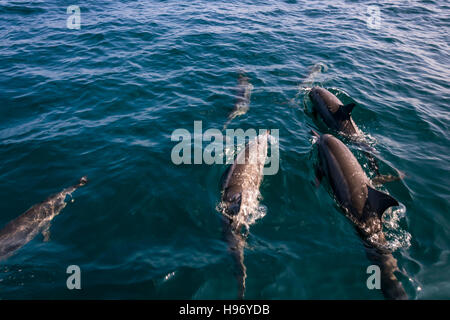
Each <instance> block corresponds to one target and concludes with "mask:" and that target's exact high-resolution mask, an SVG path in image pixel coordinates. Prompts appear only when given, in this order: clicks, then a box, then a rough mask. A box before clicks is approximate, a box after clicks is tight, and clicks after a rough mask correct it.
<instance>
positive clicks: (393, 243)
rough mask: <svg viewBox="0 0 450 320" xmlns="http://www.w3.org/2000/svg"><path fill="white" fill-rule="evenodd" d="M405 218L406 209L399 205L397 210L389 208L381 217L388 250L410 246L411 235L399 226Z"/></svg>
mask: <svg viewBox="0 0 450 320" xmlns="http://www.w3.org/2000/svg"><path fill="white" fill-rule="evenodd" d="M405 216H406V207H405V206H404V205H403V204H400V206H399V207H397V208H394V209H393V208H389V209H388V210H386V212H385V213H384V215H383V227H384V234H385V236H386V240H387V242H388V245H387V246H388V248H389V249H390V250H392V251H395V250H397V249H399V248H403V249H407V248H409V247H410V246H411V238H412V236H411V234H410V233H409V232H407V231H406V230H403V229H402V228H401V226H400V221H401V219H404V218H405Z"/></svg>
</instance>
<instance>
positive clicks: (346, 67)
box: [0, 0, 450, 299]
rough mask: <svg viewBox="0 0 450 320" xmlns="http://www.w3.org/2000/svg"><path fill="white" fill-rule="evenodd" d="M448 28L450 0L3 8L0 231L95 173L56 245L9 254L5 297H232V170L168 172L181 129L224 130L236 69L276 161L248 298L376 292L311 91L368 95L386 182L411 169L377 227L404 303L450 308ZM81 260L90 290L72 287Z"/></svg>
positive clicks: (251, 237)
mask: <svg viewBox="0 0 450 320" xmlns="http://www.w3.org/2000/svg"><path fill="white" fill-rule="evenodd" d="M77 4H78V5H79V6H80V9H81V13H80V15H81V24H80V29H69V28H68V27H67V19H68V17H69V14H67V11H66V10H67V7H68V6H69V5H77ZM369 6H375V8H378V9H379V13H380V18H381V20H377V19H375V20H371V19H368V17H369V15H368V11H367V10H368V8H369ZM371 8H372V7H371ZM375 12H376V9H375ZM449 29H450V6H449V4H448V2H447V1H444V0H420V1H419V0H409V1H408V0H392V1H381V0H380V1H356V0H355V1H350V0H345V1H344V0H341V1H336V0H323V1H319V0H318V1H287V0H286V1H281V0H278V1H276V0H261V1H258V2H254V1H250V0H240V1H235V0H231V1H214V0H193V1H180V0H169V1H156V0H149V1H144V0H139V1H117V0H114V1H93V0H88V1H83V2H79V3H73V2H72V1H65V0H64V1H62V0H58V1H56V0H45V1H3V0H2V1H0V105H1V107H0V164H1V165H0V208H1V209H0V228H1V227H3V226H4V225H5V224H6V223H8V222H9V221H11V220H12V219H14V218H15V217H17V216H19V215H20V214H22V213H23V212H25V211H26V210H27V209H28V208H29V207H31V206H32V205H33V204H36V203H38V202H40V201H42V200H44V199H45V198H47V196H49V195H50V194H52V193H55V192H58V191H60V190H62V189H63V188H64V187H67V186H69V185H72V184H74V183H76V182H77V181H78V179H79V178H80V177H81V176H83V175H87V176H88V177H89V179H90V182H89V184H88V185H86V186H85V187H83V188H81V189H79V190H77V191H76V192H75V193H74V195H73V196H74V200H75V201H74V202H73V203H68V205H67V207H66V208H65V209H64V210H63V211H62V212H61V213H60V215H58V216H57V217H55V219H54V220H53V221H52V225H51V228H50V232H51V235H50V241H49V242H44V241H43V237H42V236H41V235H38V236H36V237H35V238H34V239H33V240H32V241H30V242H29V243H28V244H26V245H25V246H24V247H22V248H21V249H20V250H18V251H17V252H16V253H15V254H14V255H13V256H11V257H10V258H8V259H7V260H4V261H1V262H0V298H1V299H174V298H177V299H226V298H231V299H232V298H235V297H236V295H237V290H238V288H237V284H236V281H235V273H236V271H235V266H234V264H233V260H232V258H231V257H230V255H229V253H228V251H227V244H226V242H224V239H223V238H222V233H221V224H220V219H219V213H218V211H217V205H218V203H219V202H220V188H219V180H220V177H221V175H222V173H223V172H224V171H225V169H226V166H225V165H223V164H214V165H208V164H197V165H194V164H191V165H189V164H182V165H176V164H174V163H173V162H172V160H171V152H172V149H173V147H174V146H175V145H176V143H177V142H174V141H172V140H171V135H172V132H173V131H174V130H175V129H186V130H188V131H189V132H193V128H194V121H202V126H203V130H206V129H211V128H217V129H221V128H222V126H223V124H224V123H225V122H226V119H227V116H228V114H229V113H230V112H231V110H232V108H233V105H234V103H235V96H234V92H235V91H234V90H235V87H236V85H237V79H238V75H239V73H240V72H242V71H245V73H246V75H247V76H248V77H249V79H250V82H251V83H252V85H253V86H254V89H253V92H252V96H251V104H250V109H249V111H248V112H247V113H246V114H245V115H242V116H240V117H237V118H235V119H234V120H233V121H232V122H231V123H230V125H229V128H243V129H249V128H254V129H279V138H278V142H279V154H280V157H279V158H280V162H279V165H280V168H279V171H278V173H277V174H276V175H270V176H265V177H264V180H263V183H262V185H261V189H260V191H261V195H262V199H261V201H260V205H261V206H262V207H263V208H264V214H265V215H264V217H262V218H261V219H258V220H256V221H255V222H254V224H252V225H251V226H250V228H249V234H248V238H247V247H246V249H245V265H246V267H247V290H246V298H248V299H383V296H382V294H381V292H380V291H379V290H368V288H367V286H366V280H367V278H368V276H369V275H368V274H367V273H366V269H367V267H368V266H369V265H370V263H369V261H368V259H367V257H366V255H365V252H364V249H363V246H362V243H361V241H360V239H359V238H358V236H357V234H356V231H355V229H354V228H353V227H352V225H351V223H350V221H349V220H348V219H347V218H346V217H345V216H344V215H343V214H342V212H341V210H340V209H339V208H338V206H337V204H336V201H335V200H334V199H333V197H332V195H331V194H330V192H329V191H328V189H327V188H326V186H324V185H322V186H320V187H319V188H316V187H315V186H313V184H312V183H313V181H314V171H313V164H314V162H315V161H316V155H315V153H314V150H315V147H314V145H313V143H312V142H313V141H312V138H311V135H310V130H311V129H312V128H314V129H315V130H317V131H320V132H322V133H325V132H327V129H326V128H325V127H324V126H323V124H321V123H320V122H318V121H316V120H314V119H313V118H312V117H311V114H310V112H309V110H310V101H309V100H308V98H307V92H308V88H309V87H310V86H311V85H320V86H323V87H325V88H328V89H329V90H330V91H332V92H334V93H335V94H336V95H337V96H338V97H339V98H340V99H341V100H342V101H343V102H344V103H349V102H355V103H357V106H356V107H355V109H354V112H353V118H354V121H355V122H356V123H357V124H358V126H359V127H360V128H361V130H362V131H363V132H364V133H365V136H366V138H367V140H368V141H370V144H371V145H372V146H373V148H375V149H376V150H377V158H378V159H379V161H380V163H381V171H382V172H383V173H395V170H400V171H402V172H404V173H405V175H406V177H405V179H404V180H403V181H397V182H392V183H389V184H386V185H385V186H383V187H382V190H384V191H386V192H389V193H390V194H391V195H392V196H394V197H395V198H396V199H398V201H399V202H400V203H401V206H400V207H397V208H395V209H394V210H388V211H387V212H386V213H385V223H384V228H385V232H386V234H387V237H388V239H389V244H390V246H391V248H392V249H393V250H394V256H395V257H396V258H397V259H398V264H399V266H400V268H401V270H402V273H403V275H402V276H401V277H400V280H401V282H402V283H403V286H404V287H405V289H406V291H407V293H408V295H409V297H410V298H411V299H448V298H450V272H449V271H450V241H449V240H450V215H449V214H450V206H449V203H450V186H449V181H450V180H449V179H450V174H449V160H450V156H449V154H450V141H449V139H450V137H449V125H450V112H449V105H450V87H449V79H450V69H449V65H450V57H449V52H450V51H449V48H450V46H449V40H450V38H449V31H450V30H449ZM318 63H321V64H323V65H326V68H322V72H317V73H315V74H313V75H311V76H308V75H309V74H310V71H311V69H312V67H313V66H314V65H316V64H318ZM349 146H350V147H351V149H352V151H354V154H355V155H356V156H357V158H358V160H360V162H361V163H362V164H363V165H364V168H365V169H366V171H367V174H368V175H372V174H373V173H371V172H370V169H369V168H368V166H367V163H366V159H365V157H364V155H363V154H362V153H361V152H360V150H358V148H356V147H354V146H351V145H349ZM203 147H205V145H204V146H203ZM69 265H78V266H79V267H80V269H81V290H68V289H67V286H66V280H67V278H68V276H69V274H67V273H66V269H67V267H68V266H69Z"/></svg>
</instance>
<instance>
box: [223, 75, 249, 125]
mask: <svg viewBox="0 0 450 320" xmlns="http://www.w3.org/2000/svg"><path fill="white" fill-rule="evenodd" d="M252 90H253V85H252V84H251V83H250V82H249V81H248V77H247V76H245V75H244V74H242V73H241V74H240V75H239V79H238V87H237V92H236V103H235V104H234V108H233V110H232V111H231V113H230V114H229V115H228V120H227V122H226V123H225V125H224V126H223V130H225V129H226V128H227V126H228V125H229V124H230V122H231V121H232V120H233V119H234V118H236V117H238V116H241V115H243V114H246V113H247V111H248V109H249V108H250V97H251V95H252Z"/></svg>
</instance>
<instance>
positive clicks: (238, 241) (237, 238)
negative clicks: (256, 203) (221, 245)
mask: <svg viewBox="0 0 450 320" xmlns="http://www.w3.org/2000/svg"><path fill="white" fill-rule="evenodd" d="M222 222H223V230H224V235H225V237H226V240H227V242H228V248H229V250H230V253H231V255H232V257H233V260H234V263H235V265H236V267H237V282H238V288H239V291H238V299H240V300H242V299H244V295H245V280H246V278H247V268H246V266H245V264H244V247H245V239H244V237H243V236H242V235H241V233H240V229H241V228H240V227H237V228H234V227H233V226H232V221H230V219H228V218H226V217H223V220H222Z"/></svg>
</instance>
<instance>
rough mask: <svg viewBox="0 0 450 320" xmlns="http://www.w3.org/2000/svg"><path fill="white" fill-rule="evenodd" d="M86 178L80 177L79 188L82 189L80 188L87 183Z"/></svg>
mask: <svg viewBox="0 0 450 320" xmlns="http://www.w3.org/2000/svg"><path fill="white" fill-rule="evenodd" d="M88 181H89V180H88V178H87V176H84V177H82V178H81V179H80V184H79V185H80V187H82V186H84V185H85V184H86V183H88Z"/></svg>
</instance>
